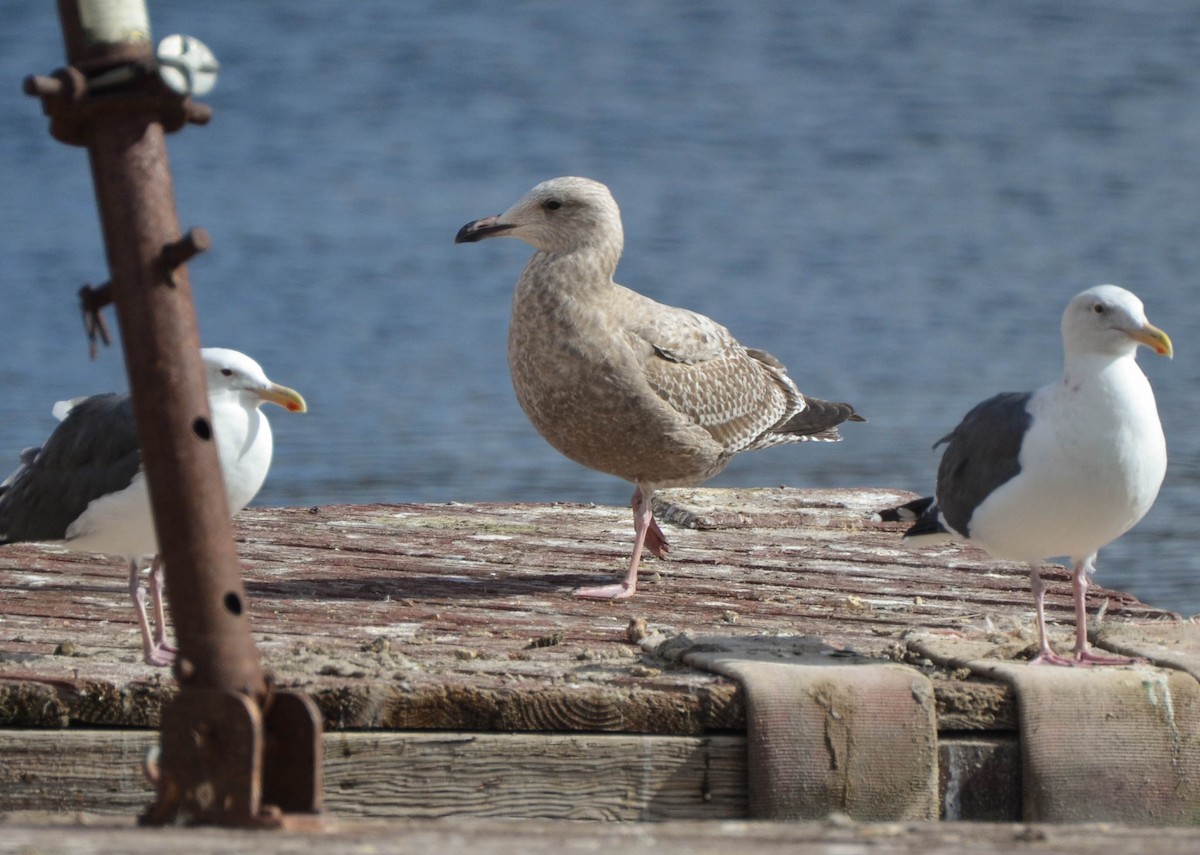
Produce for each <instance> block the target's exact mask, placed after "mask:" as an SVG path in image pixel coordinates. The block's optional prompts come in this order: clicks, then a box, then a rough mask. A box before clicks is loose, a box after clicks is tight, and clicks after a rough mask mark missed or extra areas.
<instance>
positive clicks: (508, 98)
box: [0, 0, 1200, 613]
mask: <svg viewBox="0 0 1200 855" xmlns="http://www.w3.org/2000/svg"><path fill="white" fill-rule="evenodd" d="M150 12H151V18H152V22H153V25H154V32H155V36H156V37H159V38H161V37H162V36H165V35H167V34H169V33H173V32H186V33H189V34H192V35H195V36H198V37H200V38H201V39H202V40H204V41H205V42H206V43H207V44H208V45H209V46H210V47H211V48H212V49H213V50H214V52H215V53H216V54H217V56H218V58H219V59H220V61H221V63H222V74H221V78H220V81H219V83H218V86H217V88H216V90H215V91H214V92H213V93H212V94H211V96H210V97H208V98H207V99H206V101H207V102H208V103H209V104H211V105H212V106H213V108H214V109H215V111H216V112H215V117H214V119H213V122H212V123H211V125H209V126H208V127H206V128H194V127H192V128H188V129H186V130H185V131H184V132H182V133H180V134H176V135H173V136H172V137H171V138H170V139H169V145H170V151H171V159H172V167H173V171H174V177H175V182H176V193H177V197H178V202H179V208H180V212H181V218H182V220H183V222H184V224H185V226H188V225H203V226H204V227H206V228H207V229H208V230H209V231H210V232H211V234H212V236H213V238H214V247H213V249H212V251H211V252H210V253H209V254H207V255H206V256H203V257H202V258H200V259H198V260H196V261H195V262H194V263H193V264H192V267H191V273H192V283H193V287H194V288H195V291H196V299H197V304H198V310H199V316H200V326H201V330H202V334H203V337H204V341H205V343H206V344H213V345H223V346H229V347H235V348H238V349H242V350H245V351H247V352H249V353H250V354H251V355H253V356H255V357H256V358H257V359H258V360H259V361H260V362H261V363H262V364H263V365H264V366H265V368H266V369H267V372H268V374H270V375H271V376H272V378H273V379H275V380H277V381H279V382H282V383H286V384H288V385H291V386H295V387H296V388H298V389H300V390H301V391H303V392H304V394H305V395H306V396H307V397H308V400H309V402H310V405H311V412H310V413H309V414H308V415H305V416H303V417H291V416H288V415H287V414H285V413H283V412H282V411H279V410H272V412H271V416H272V424H273V425H274V426H275V429H276V436H277V449H278V451H277V456H276V463H275V466H274V468H273V470H272V473H271V477H270V479H269V481H268V483H267V486H266V488H265V489H264V490H263V492H262V494H261V496H260V498H259V503H262V504H305V505H307V504H318V503H327V502H343V501H348V502H367V501H411V500H419V501H442V500H462V501H471V500H517V499H520V500H537V501H552V500H579V501H595V502H603V503H612V504H624V503H625V502H626V501H627V500H628V494H629V492H630V488H629V487H628V485H626V484H624V483H623V482H620V481H618V480H616V479H614V478H611V477H608V476H603V475H599V474H596V473H592V472H589V471H586V470H584V469H582V468H580V467H578V466H576V465H575V464H573V463H571V462H569V461H567V460H565V459H563V458H561V457H560V456H559V455H558V454H557V453H556V452H554V451H553V450H552V449H551V448H550V447H549V446H547V445H546V444H545V443H544V442H543V441H542V440H541V439H540V438H539V437H538V436H537V435H536V434H535V433H534V431H533V430H532V428H531V427H530V426H529V425H528V423H527V422H526V420H525V417H524V415H523V414H522V413H521V411H520V410H519V408H518V407H517V405H516V403H515V401H514V399H513V396H512V392H511V389H510V387H509V382H508V376H507V368H506V366H505V360H504V352H505V328H506V324H507V316H508V303H509V298H510V294H511V289H512V285H513V283H514V282H515V280H516V277H517V275H518V273H519V271H520V268H521V266H522V265H523V264H524V262H525V260H526V258H527V257H528V255H529V250H528V249H527V248H526V247H525V245H523V244H520V243H518V242H515V241H489V242H486V243H483V244H480V245H477V246H466V247H464V246H457V247H456V246H454V245H453V243H452V239H453V237H454V233H455V231H456V230H457V229H458V227H459V226H461V225H462V224H463V223H464V222H466V221H468V220H471V219H474V218H476V217H479V216H483V215H486V214H492V213H498V212H499V211H501V210H503V209H505V208H506V207H508V205H509V204H510V203H511V202H512V201H514V200H515V199H516V198H517V197H518V196H519V195H520V194H521V193H523V192H524V191H525V190H526V189H528V187H530V186H532V185H533V184H534V183H536V182H537V181H540V180H542V179H544V178H548V177H551V176H555V175H562V174H578V175H586V176H590V177H593V178H596V179H599V180H601V181H604V182H605V183H607V184H608V185H609V186H610V187H611V188H612V190H613V193H614V195H615V196H616V198H617V200H618V201H619V202H620V204H621V206H622V209H623V213H624V218H625V225H626V236H627V239H626V257H625V259H624V261H623V262H622V264H621V266H620V268H619V270H618V280H619V281H621V282H622V283H624V284H627V285H629V286H631V287H634V288H636V289H638V290H640V291H642V292H644V293H646V294H649V295H651V296H653V297H655V298H656V299H659V300H662V301H665V302H669V303H675V304H679V305H684V306H687V307H689V308H693V309H696V310H699V311H702V312H704V313H706V314H709V315H712V316H714V317H716V318H717V319H719V320H721V321H722V322H723V323H724V324H726V325H727V326H728V327H730V328H731V329H732V330H733V331H734V333H735V334H736V335H737V336H739V338H741V339H742V341H743V342H746V343H748V344H751V345H754V346H757V347H761V348H764V349H766V350H769V351H771V352H772V353H774V354H775V355H776V356H778V357H779V358H780V359H782V360H783V361H784V362H785V363H786V364H787V365H788V366H789V367H790V368H791V369H792V373H793V375H794V376H795V377H796V378H797V380H798V381H799V383H800V385H801V387H802V388H803V389H805V390H806V391H809V392H811V393H813V394H817V395H820V396H826V397H833V398H838V399H843V400H848V401H852V402H853V403H855V404H856V405H857V406H858V407H859V409H860V410H861V411H862V412H863V413H865V414H866V415H867V416H868V417H869V418H870V423H869V424H868V425H851V426H849V427H848V428H847V430H846V431H845V434H846V441H845V442H843V443H841V444H839V445H834V446H822V447H815V446H814V447H788V448H781V449H777V450H772V451H767V452H760V453H757V454H752V455H744V456H742V457H741V458H739V459H738V460H736V461H735V462H734V463H733V465H731V466H730V467H729V469H728V471H727V472H726V473H724V474H723V475H722V476H721V477H720V478H719V479H717V480H716V481H715V482H714V483H717V484H739V485H754V484H761V485H774V484H780V483H786V484H791V485H820V486H839V485H873V486H887V487H903V488H909V489H914V490H928V489H930V488H931V486H932V479H933V473H934V470H935V467H936V462H937V455H936V454H935V453H933V452H931V451H930V448H929V447H930V445H931V443H932V442H933V440H934V439H936V438H937V437H939V436H941V435H942V434H943V433H945V432H946V431H947V430H948V429H949V428H950V427H952V426H953V425H954V424H955V423H956V422H957V420H958V418H959V417H960V416H961V415H962V414H963V413H964V412H965V411H966V410H967V409H968V408H969V407H970V406H971V405H973V404H974V403H975V402H976V401H978V400H980V399H982V398H983V397H986V396H988V395H990V394H992V393H994V392H998V391H1001V390H1007V389H1023V388H1031V387H1032V386H1034V385H1038V384H1041V383H1044V382H1047V381H1049V380H1051V379H1053V378H1054V377H1055V376H1056V374H1057V373H1058V371H1059V366H1060V348H1061V345H1060V341H1059V333H1058V319H1059V315H1060V313H1061V310H1062V308H1063V306H1064V305H1065V303H1066V301H1067V300H1068V299H1069V298H1070V297H1071V296H1072V295H1073V294H1075V293H1076V292H1078V291H1080V290H1082V289H1083V288H1085V287H1088V286H1091V285H1094V284H1098V283H1101V282H1116V283H1118V284H1122V285H1125V286H1127V287H1130V288H1132V289H1133V290H1135V291H1136V292H1138V293H1139V294H1140V295H1141V296H1142V298H1143V299H1144V300H1145V302H1146V304H1147V310H1148V313H1149V316H1150V318H1151V319H1152V320H1154V321H1155V322H1157V323H1158V324H1159V325H1160V326H1162V327H1164V328H1165V329H1167V330H1168V331H1169V332H1170V333H1171V334H1172V336H1173V337H1174V339H1175V342H1176V344H1177V348H1178V355H1177V357H1176V359H1175V360H1174V361H1173V362H1167V361H1165V360H1160V359H1157V358H1155V357H1154V356H1153V355H1152V354H1149V353H1148V352H1145V351H1143V356H1142V364H1143V365H1144V367H1145V369H1146V371H1147V373H1148V374H1149V375H1150V377H1151V379H1152V381H1153V383H1154V385H1155V388H1156V390H1157V393H1158V397H1159V403H1160V409H1161V411H1162V415H1163V421H1164V423H1165V426H1166V432H1167V437H1168V442H1169V445H1170V449H1171V465H1170V471H1169V472H1168V475H1167V481H1166V483H1165V485H1164V487H1163V491H1162V493H1161V495H1160V498H1159V501H1158V504H1157V506H1156V507H1155V508H1154V510H1153V511H1152V512H1151V513H1150V515H1149V516H1148V517H1147V518H1146V519H1145V520H1144V521H1143V522H1142V524H1141V525H1140V526H1139V527H1138V528H1137V529H1135V530H1134V531H1133V532H1131V533H1130V534H1128V535H1126V536H1125V537H1124V538H1122V539H1121V540H1120V541H1118V542H1117V543H1116V544H1114V545H1112V546H1110V547H1109V548H1108V549H1106V550H1105V551H1104V552H1103V553H1102V554H1101V560H1100V563H1099V567H1100V578H1101V579H1102V581H1103V582H1105V583H1106V584H1109V585H1113V586H1117V587H1123V588H1126V589H1129V590H1132V591H1134V592H1135V593H1137V594H1138V595H1140V596H1141V597H1143V598H1144V599H1146V600H1147V601H1149V602H1152V603H1155V604H1158V605H1161V606H1166V607H1171V608H1176V609H1180V610H1182V611H1184V612H1186V613H1191V612H1197V611H1200V585H1198V584H1197V574H1196V564H1197V562H1196V560H1195V558H1194V552H1195V550H1196V547H1197V544H1198V543H1200V537H1198V533H1197V527H1196V514H1197V509H1198V508H1197V506H1198V505H1200V480H1198V463H1200V434H1198V433H1197V431H1196V429H1195V425H1196V422H1197V417H1198V416H1200V413H1198V412H1197V409H1198V408H1197V403H1196V401H1197V396H1196V394H1195V391H1194V390H1195V389H1196V387H1197V380H1198V379H1200V378H1198V373H1200V357H1198V356H1197V348H1196V341H1197V333H1198V331H1200V311H1197V307H1196V293H1197V292H1196V276H1197V271H1198V270H1200V240H1198V239H1197V237H1198V228H1197V227H1198V225H1200V205H1198V204H1197V201H1198V200H1197V186H1198V181H1200V110H1197V109H1196V105H1197V104H1198V103H1200V6H1197V5H1196V4H1194V3H1191V2H1182V0H1180V1H1179V2H1173V0H1157V2H1155V3H1153V4H1147V3H1145V2H1144V0H1108V2H1105V1H1104V0H1097V2H1080V3H1071V4H1066V3H1062V2H1058V1H1057V0H1037V1H1035V0H1007V2H1003V3H997V2H985V1H984V0H943V2H928V0H922V2H900V0H887V1H886V2H884V0H878V2H866V0H862V1H861V2H847V0H806V2H804V3H796V2H794V0H780V2H750V3H736V4H735V3H720V2H699V1H698V2H689V3H686V4H684V3H662V2H648V0H637V1H636V2H627V1H626V2H609V3H603V4H600V3H596V4H576V3H572V4H566V3H556V2H530V3H518V4H499V3H490V2H471V0H462V2H457V3H442V2H424V3H422V2H406V3H403V4H399V3H393V2H386V0H359V2H355V3H345V4H332V3H328V2H324V0H289V2H274V3H269V2H256V3H244V2H234V0H208V2H204V3H199V2H197V3H180V2H175V3H165V2H158V3H156V2H151V3H150ZM4 19H5V25H4V27H3V29H0V83H2V85H0V164H3V167H2V168H3V172H2V174H3V192H2V193H0V288H2V293H3V297H4V299H3V307H4V308H3V314H2V315H0V343H2V345H3V346H2V347H0V389H2V390H3V395H0V455H3V456H4V457H5V458H7V459H13V460H15V455H16V453H17V451H18V450H19V449H20V448H21V447H23V446H25V445H29V444H33V443H36V442H37V441H38V440H39V439H40V438H41V437H42V436H44V435H45V433H46V432H48V430H49V429H50V428H51V427H52V425H53V420H52V418H51V416H50V407H51V405H52V403H53V402H54V401H56V400H58V399H60V398H65V397H71V396H75V395H78V394H83V393H90V392H95V391H102V390H108V389H118V388H124V387H125V385H126V384H125V380H124V374H123V368H122V365H121V360H120V351H119V350H117V349H112V350H110V351H107V352H105V353H103V354H102V356H101V357H100V359H99V360H98V361H96V362H89V361H88V360H87V351H86V346H85V344H84V340H83V336H82V332H81V328H80V323H79V319H78V317H77V315H76V311H75V291H76V289H77V288H78V287H79V285H80V284H82V283H83V282H84V281H91V282H100V281H103V280H104V279H105V278H107V273H106V271H105V268H104V261H103V253H102V249H101V245H100V239H99V228H98V225H97V221H96V214H95V205H94V202H93V198H92V190H91V184H90V176H89V173H88V171H87V164H86V157H85V155H84V153H83V152H82V150H80V149H73V148H69V147H66V146H63V145H61V144H59V143H56V142H54V141H52V140H51V139H50V137H49V136H48V135H47V133H46V123H45V121H44V119H43V118H42V117H41V115H40V111H39V106H38V104H37V103H36V102H34V101H33V100H31V99H28V98H25V97H24V96H23V95H21V94H20V81H21V79H22V78H23V77H24V76H25V75H26V74H29V73H34V72H37V73H47V72H49V71H51V70H52V69H54V68H56V67H58V66H60V65H61V64H62V62H63V55H62V47H61V38H60V34H59V30H58V22H57V19H56V17H55V12H54V4H53V3H50V2H48V0H47V2H44V3H15V2H6V3H4Z"/></svg>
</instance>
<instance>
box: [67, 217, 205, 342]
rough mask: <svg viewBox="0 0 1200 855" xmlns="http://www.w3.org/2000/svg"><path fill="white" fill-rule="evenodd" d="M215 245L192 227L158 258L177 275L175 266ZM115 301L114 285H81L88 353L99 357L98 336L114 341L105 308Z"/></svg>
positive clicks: (165, 267)
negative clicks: (110, 333) (97, 352)
mask: <svg viewBox="0 0 1200 855" xmlns="http://www.w3.org/2000/svg"><path fill="white" fill-rule="evenodd" d="M211 246H212V238H211V237H209V234H208V232H207V231H206V230H204V229H201V228H194V229H189V230H188V232H187V234H185V235H184V236H183V237H182V238H180V239H179V240H177V241H176V242H175V243H169V244H167V245H166V246H164V247H163V248H162V252H161V253H160V254H159V262H160V263H161V265H162V272H163V273H164V274H166V275H167V276H171V277H173V276H174V273H175V270H176V268H178V267H180V266H182V265H184V264H186V263H187V262H188V261H190V260H191V259H192V258H193V257H194V256H196V255H199V254H200V253H202V252H207V251H208V249H209V247H211ZM111 304H112V285H111V283H108V282H105V283H104V284H103V285H99V286H93V285H90V284H88V285H84V286H83V287H82V288H80V289H79V309H80V311H81V312H82V313H83V329H84V332H86V333H87V339H88V357H89V358H90V359H95V358H96V342H97V339H98V340H99V341H100V342H102V343H103V344H104V346H105V347H108V346H109V345H110V344H112V336H111V335H109V332H108V323H107V322H106V321H105V320H104V315H103V314H102V311H103V310H104V308H105V307H106V306H109V305H111Z"/></svg>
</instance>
